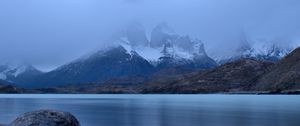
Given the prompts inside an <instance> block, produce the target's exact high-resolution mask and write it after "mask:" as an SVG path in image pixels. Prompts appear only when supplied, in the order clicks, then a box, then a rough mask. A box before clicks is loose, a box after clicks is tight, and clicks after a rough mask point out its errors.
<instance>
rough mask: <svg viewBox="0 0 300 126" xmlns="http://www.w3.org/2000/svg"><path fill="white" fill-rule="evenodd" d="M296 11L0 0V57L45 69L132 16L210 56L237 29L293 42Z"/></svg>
mask: <svg viewBox="0 0 300 126" xmlns="http://www.w3.org/2000/svg"><path fill="white" fill-rule="evenodd" d="M299 15H300V1H299V0H0V62H3V61H6V60H24V61H26V62H29V63H31V64H33V65H34V66H36V67H38V68H40V69H43V70H50V69H53V68H55V67H57V66H59V65H62V64H64V63H66V62H70V61H71V60H73V59H76V58H78V57H80V56H81V55H84V54H85V53H88V52H90V51H92V50H95V49H96V48H98V47H101V46H103V45H104V44H106V41H105V40H106V39H107V37H108V36H110V35H111V34H112V33H113V32H115V31H117V30H118V29H120V28H122V27H123V26H124V25H126V24H128V23H130V22H132V21H138V22H140V23H142V24H143V25H144V26H145V27H146V29H147V32H148V34H149V33H150V31H151V29H152V28H153V27H154V26H155V25H156V24H158V23H160V22H167V23H168V24H169V25H170V26H171V27H173V29H175V30H176V32H177V33H179V34H182V35H190V36H192V37H195V38H199V39H201V40H202V41H203V42H204V43H205V46H206V48H207V50H208V52H209V54H211V55H218V54H222V53H223V52H226V50H228V49H230V48H232V47H233V46H234V45H236V43H237V42H238V38H239V35H241V34H240V33H241V32H245V33H246V34H247V36H249V37H265V38H268V39H279V40H280V41H281V42H282V43H288V44H290V43H297V42H300V39H299V37H300V36H299V35H300V23H299V22H300V16H299ZM220 48H221V49H220Z"/></svg>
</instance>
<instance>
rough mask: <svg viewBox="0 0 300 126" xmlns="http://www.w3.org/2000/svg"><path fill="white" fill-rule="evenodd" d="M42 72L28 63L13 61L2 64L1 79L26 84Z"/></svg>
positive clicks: (0, 66) (0, 69) (0, 68)
mask: <svg viewBox="0 0 300 126" xmlns="http://www.w3.org/2000/svg"><path fill="white" fill-rule="evenodd" d="M42 73H43V72H41V71H39V70H37V69H36V68H34V67H33V66H32V65H30V64H27V63H19V62H13V63H12V62H11V63H5V64H2V65H0V79H2V80H5V81H8V82H11V83H14V84H16V85H26V84H27V83H28V82H29V81H31V80H33V79H35V78H36V77H37V76H39V75H41V74H42Z"/></svg>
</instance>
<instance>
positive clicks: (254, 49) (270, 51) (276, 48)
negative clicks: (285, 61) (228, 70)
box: [219, 39, 295, 64]
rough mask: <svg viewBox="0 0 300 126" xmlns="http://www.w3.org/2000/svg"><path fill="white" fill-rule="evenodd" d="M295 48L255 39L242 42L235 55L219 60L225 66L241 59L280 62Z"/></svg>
mask: <svg viewBox="0 0 300 126" xmlns="http://www.w3.org/2000/svg"><path fill="white" fill-rule="evenodd" d="M294 48H295V47H292V46H289V45H280V44H278V43H277V42H276V41H273V40H266V39H254V40H248V41H243V42H241V44H240V46H239V47H238V48H237V49H236V50H235V52H234V55H232V56H231V57H229V58H223V59H221V58H220V59H221V60H219V63H221V64H223V63H226V62H231V61H234V60H237V59H240V58H253V59H257V60H265V61H272V62H273V61H278V60H280V59H281V58H283V57H284V56H286V55H287V54H289V53H290V52H291V51H292V50H293V49H294Z"/></svg>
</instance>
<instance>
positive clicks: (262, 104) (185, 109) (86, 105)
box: [0, 94, 300, 126]
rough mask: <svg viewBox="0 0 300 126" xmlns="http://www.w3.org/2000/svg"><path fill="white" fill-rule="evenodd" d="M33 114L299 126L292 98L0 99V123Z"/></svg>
mask: <svg viewBox="0 0 300 126" xmlns="http://www.w3.org/2000/svg"><path fill="white" fill-rule="evenodd" d="M38 109H55V110H61V111H67V112H71V113H72V114H74V115H75V116H76V117H77V118H78V119H79V121H80V123H81V125H82V126H300V96H297V95H80V94H77V95H5V94H3V95H0V123H4V124H5V123H9V122H11V121H12V120H13V119H15V118H16V117H17V116H18V115H20V114H22V113H25V112H28V111H34V110H38Z"/></svg>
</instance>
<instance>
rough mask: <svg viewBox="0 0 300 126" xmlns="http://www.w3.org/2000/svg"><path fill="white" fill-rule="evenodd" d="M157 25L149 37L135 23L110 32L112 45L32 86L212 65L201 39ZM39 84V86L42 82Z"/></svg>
mask: <svg viewBox="0 0 300 126" xmlns="http://www.w3.org/2000/svg"><path fill="white" fill-rule="evenodd" d="M170 30H171V28H170V27H169V26H167V25H166V24H160V25H158V26H157V27H155V28H154V30H153V31H152V34H151V40H150V41H149V40H148V39H147V37H146V32H145V29H144V28H143V26H142V25H140V24H138V23H133V24H131V25H129V27H128V28H127V29H125V30H123V31H121V32H119V33H117V34H115V35H113V37H112V39H111V40H110V43H112V45H111V46H109V47H107V48H104V49H101V50H99V51H96V52H95V53H92V54H90V55H88V56H85V57H82V58H79V59H78V60H75V61H73V62H71V63H69V64H66V65H64V66H61V67H59V68H57V69H55V70H53V71H50V72H48V73H46V74H44V75H42V76H40V77H39V78H38V79H37V80H36V81H35V82H33V83H32V85H27V86H31V87H53V86H60V85H67V84H79V83H89V82H102V81H106V80H111V79H117V78H122V77H130V76H150V75H153V74H155V75H163V74H162V73H164V72H167V74H166V75H172V74H182V73H183V72H186V71H195V70H204V69H209V68H213V67H215V66H216V65H217V64H216V62H215V61H214V60H213V59H211V58H210V57H209V56H207V54H206V52H205V49H204V45H203V43H202V42H201V41H200V40H197V39H191V38H190V37H188V36H179V35H177V34H175V33H171V31H170ZM41 84H42V85H41Z"/></svg>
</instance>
